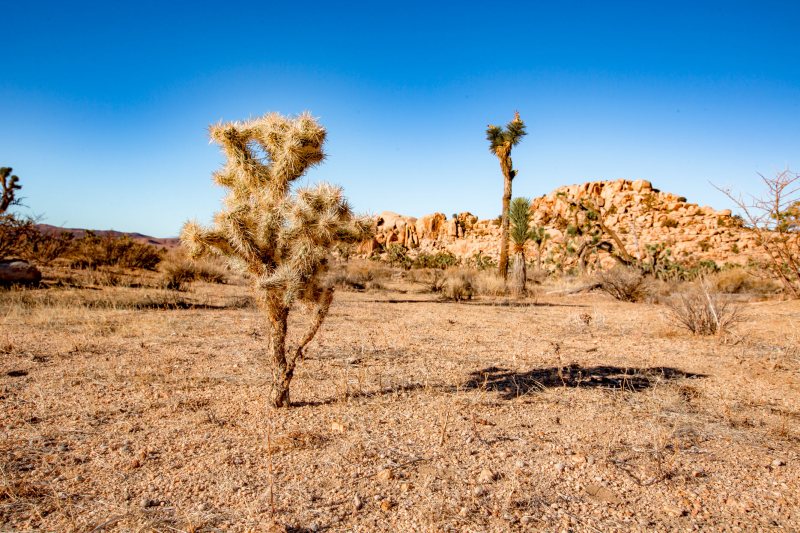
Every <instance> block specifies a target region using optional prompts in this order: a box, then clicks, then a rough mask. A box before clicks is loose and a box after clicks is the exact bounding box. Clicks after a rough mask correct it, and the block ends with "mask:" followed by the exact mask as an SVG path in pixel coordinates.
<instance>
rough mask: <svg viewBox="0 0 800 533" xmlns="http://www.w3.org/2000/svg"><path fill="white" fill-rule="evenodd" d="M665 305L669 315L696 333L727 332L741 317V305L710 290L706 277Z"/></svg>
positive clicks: (681, 325) (679, 324)
mask: <svg viewBox="0 0 800 533" xmlns="http://www.w3.org/2000/svg"><path fill="white" fill-rule="evenodd" d="M666 305H667V308H668V316H669V317H670V319H671V320H672V321H673V322H674V323H675V324H677V325H678V326H679V327H682V328H686V329H687V330H689V331H690V332H692V333H693V334H695V335H718V334H723V333H726V332H728V331H729V330H730V329H731V327H732V326H733V325H734V324H736V323H737V322H739V321H740V320H741V318H742V316H741V307H740V306H739V305H736V304H735V303H733V302H732V301H731V300H730V299H729V298H726V297H724V296H723V295H721V294H719V293H717V292H713V291H711V290H709V288H708V286H707V284H706V282H705V281H700V282H698V283H695V284H692V285H689V286H687V287H686V288H685V289H684V290H682V291H681V292H679V293H677V294H675V295H674V296H673V297H672V298H670V299H668V300H667V301H666Z"/></svg>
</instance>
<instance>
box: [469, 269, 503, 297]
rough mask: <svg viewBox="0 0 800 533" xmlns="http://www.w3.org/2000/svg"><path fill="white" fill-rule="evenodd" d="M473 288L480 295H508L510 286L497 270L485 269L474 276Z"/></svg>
mask: <svg viewBox="0 0 800 533" xmlns="http://www.w3.org/2000/svg"><path fill="white" fill-rule="evenodd" d="M472 285H473V288H474V290H475V293H476V294H479V295H480V296H507V295H508V287H507V285H506V282H505V280H504V279H503V278H502V277H500V276H498V275H497V272H495V271H490V270H484V271H481V272H478V273H476V274H475V276H474V277H473V281H472Z"/></svg>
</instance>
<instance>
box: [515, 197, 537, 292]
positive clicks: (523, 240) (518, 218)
mask: <svg viewBox="0 0 800 533" xmlns="http://www.w3.org/2000/svg"><path fill="white" fill-rule="evenodd" d="M530 212H531V201H530V200H529V199H527V198H514V200H513V201H512V202H511V207H510V208H509V210H508V218H509V219H510V221H511V242H512V243H513V245H514V266H513V274H512V279H513V291H514V294H516V295H517V296H522V295H523V294H525V282H526V281H527V275H528V273H527V271H526V267H525V245H526V244H527V243H528V241H530V240H534V238H535V237H536V236H537V235H538V232H537V228H535V227H531V223H530Z"/></svg>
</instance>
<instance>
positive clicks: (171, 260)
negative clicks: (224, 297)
mask: <svg viewBox="0 0 800 533" xmlns="http://www.w3.org/2000/svg"><path fill="white" fill-rule="evenodd" d="M158 268H159V270H160V271H161V285H162V287H163V288H165V289H169V290H177V291H179V290H183V289H184V288H185V285H186V284H187V283H191V282H193V281H205V282H206V283H220V284H224V283H227V281H228V279H227V277H226V275H225V271H224V269H223V267H221V266H220V265H218V264H216V263H215V262H214V261H213V260H212V259H210V258H209V259H204V260H198V261H191V260H190V259H189V258H188V257H186V254H185V253H184V252H183V250H173V251H170V252H169V253H168V254H167V256H166V257H165V258H164V259H163V260H162V261H161V263H159V265H158Z"/></svg>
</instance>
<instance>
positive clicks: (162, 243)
mask: <svg viewBox="0 0 800 533" xmlns="http://www.w3.org/2000/svg"><path fill="white" fill-rule="evenodd" d="M36 227H37V228H38V229H39V231H41V232H42V233H45V234H49V235H58V234H59V233H62V232H67V233H72V234H73V235H74V236H75V238H77V239H80V238H81V237H83V236H84V235H86V233H87V232H89V231H91V232H92V233H94V234H95V235H99V236H101V237H105V236H110V237H116V238H119V237H128V238H130V239H132V240H134V241H136V242H139V243H141V244H151V245H153V246H159V247H161V248H167V249H170V248H176V247H177V246H178V245H179V244H180V239H178V238H177V237H168V238H160V237H151V236H149V235H143V234H141V233H126V232H122V231H116V230H113V229H108V230H87V229H84V228H62V227H60V226H51V225H50V224H37V225H36Z"/></svg>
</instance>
